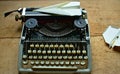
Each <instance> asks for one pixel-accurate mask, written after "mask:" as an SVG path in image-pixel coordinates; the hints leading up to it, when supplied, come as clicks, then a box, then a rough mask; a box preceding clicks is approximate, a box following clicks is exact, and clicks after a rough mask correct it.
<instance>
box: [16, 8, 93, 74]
mask: <svg viewBox="0 0 120 74" xmlns="http://www.w3.org/2000/svg"><path fill="white" fill-rule="evenodd" d="M26 10H27V8H23V10H22V13H21V16H22V17H23V18H22V22H25V18H26V17H31V16H35V17H38V16H39V17H40V16H50V15H49V14H48V15H47V14H40V13H38V12H32V11H26ZM82 12H85V13H86V14H87V12H86V11H85V10H82ZM85 21H86V22H87V24H88V20H87V18H85ZM24 27H25V26H24V24H23V28H22V33H21V40H20V44H19V59H18V70H19V73H20V74H22V73H25V74H26V73H27V74H29V73H36V74H39V73H50V74H53V73H60V74H90V72H91V49H90V33H89V32H90V31H89V24H88V26H87V27H88V34H87V36H86V41H87V51H88V52H89V53H88V61H89V62H88V68H87V69H78V70H76V71H34V70H32V69H25V68H23V67H22V62H21V61H22V53H23V43H24V41H25V34H24V33H25V29H24Z"/></svg>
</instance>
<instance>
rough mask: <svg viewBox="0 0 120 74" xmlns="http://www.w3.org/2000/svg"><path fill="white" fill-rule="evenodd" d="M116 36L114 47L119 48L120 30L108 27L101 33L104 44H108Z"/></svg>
mask: <svg viewBox="0 0 120 74" xmlns="http://www.w3.org/2000/svg"><path fill="white" fill-rule="evenodd" d="M116 36H118V37H119V38H117V39H116V41H115V43H114V46H120V29H117V28H114V27H112V26H109V27H108V28H107V29H106V31H105V32H104V33H103V38H104V40H105V42H106V43H108V44H110V43H111V41H112V40H113V39H114V38H115V37H116Z"/></svg>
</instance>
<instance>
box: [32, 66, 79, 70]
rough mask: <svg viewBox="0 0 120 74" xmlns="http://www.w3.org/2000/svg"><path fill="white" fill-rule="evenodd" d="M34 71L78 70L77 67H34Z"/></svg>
mask: <svg viewBox="0 0 120 74" xmlns="http://www.w3.org/2000/svg"><path fill="white" fill-rule="evenodd" d="M32 69H33V70H77V67H73V66H72V67H66V66H33V67H32Z"/></svg>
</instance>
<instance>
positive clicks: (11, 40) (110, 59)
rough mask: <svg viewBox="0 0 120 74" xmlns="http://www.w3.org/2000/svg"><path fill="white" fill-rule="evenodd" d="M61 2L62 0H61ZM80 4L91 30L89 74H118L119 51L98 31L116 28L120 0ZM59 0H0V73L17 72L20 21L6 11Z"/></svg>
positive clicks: (92, 0)
mask: <svg viewBox="0 0 120 74" xmlns="http://www.w3.org/2000/svg"><path fill="white" fill-rule="evenodd" d="M62 1H63V0H62ZM80 1H81V7H82V8H85V9H86V10H87V12H88V20H89V24H90V28H91V29H90V32H91V49H92V50H91V51H92V73H91V74H120V52H118V51H114V50H112V49H109V48H108V45H107V44H105V42H104V40H103V37H102V33H103V32H104V31H105V29H106V28H107V27H108V26H109V25H112V26H115V27H118V28H120V0H80ZM54 3H59V1H56V0H51V1H50V2H47V1H45V0H39V1H38V0H35V1H21V0H19V1H0V74H18V70H17V63H18V47H19V39H20V34H21V27H22V25H21V22H20V21H18V22H16V21H15V20H14V16H15V14H17V13H12V14H11V15H9V16H8V17H6V18H5V17H4V16H3V14H4V12H6V11H9V10H13V9H18V8H19V7H41V6H47V5H51V4H54Z"/></svg>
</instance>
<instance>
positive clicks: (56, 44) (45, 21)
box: [16, 8, 91, 74]
mask: <svg viewBox="0 0 120 74" xmlns="http://www.w3.org/2000/svg"><path fill="white" fill-rule="evenodd" d="M36 9H37V8H22V9H19V11H18V12H20V14H21V17H20V18H19V17H18V16H16V20H18V19H20V20H22V23H23V29H22V34H21V40H20V46H19V60H18V67H19V73H20V74H22V73H23V74H24V73H27V74H29V73H30V74H31V73H32V74H33V73H35V74H42V73H47V74H54V73H60V74H89V73H90V72H91V50H90V35H89V25H88V20H87V12H86V11H85V9H82V8H80V10H79V12H80V14H81V15H77V16H68V15H54V14H48V13H42V12H36V11H34V10H36Z"/></svg>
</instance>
